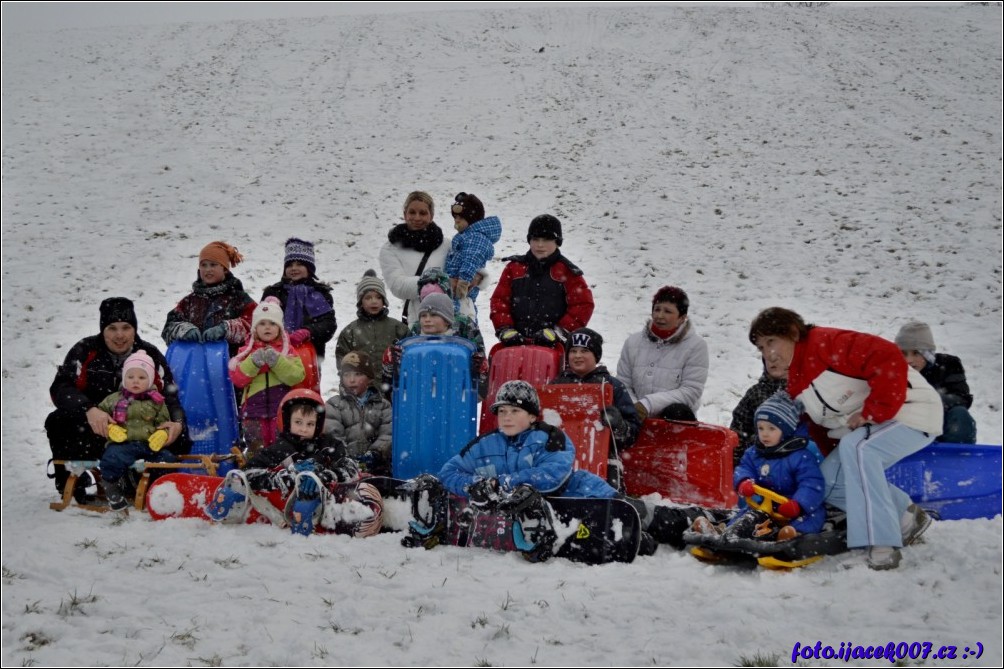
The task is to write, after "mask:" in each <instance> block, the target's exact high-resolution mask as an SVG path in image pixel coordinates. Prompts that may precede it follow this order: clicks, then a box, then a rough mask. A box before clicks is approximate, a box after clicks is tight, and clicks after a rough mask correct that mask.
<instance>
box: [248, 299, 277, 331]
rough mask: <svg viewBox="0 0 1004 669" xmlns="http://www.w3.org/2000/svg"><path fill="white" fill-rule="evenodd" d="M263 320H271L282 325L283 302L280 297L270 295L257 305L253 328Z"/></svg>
mask: <svg viewBox="0 0 1004 669" xmlns="http://www.w3.org/2000/svg"><path fill="white" fill-rule="evenodd" d="M262 321H271V322H273V323H275V324H276V325H278V326H279V327H280V328H281V327H282V304H281V303H280V302H279V298H277V297H273V296H271V295H270V296H268V297H266V298H265V299H264V300H262V301H261V302H259V303H258V306H257V307H255V310H254V315H253V316H252V317H251V329H252V330H253V329H255V328H256V327H258V324H259V323H261V322H262Z"/></svg>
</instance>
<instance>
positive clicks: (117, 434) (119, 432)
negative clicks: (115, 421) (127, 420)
mask: <svg viewBox="0 0 1004 669" xmlns="http://www.w3.org/2000/svg"><path fill="white" fill-rule="evenodd" d="M127 434H128V433H127V432H126V429H125V428H124V427H122V426H121V425H109V426H108V438H109V439H110V440H111V441H114V442H115V443H116V444H121V443H122V442H123V441H125V440H126V436H127Z"/></svg>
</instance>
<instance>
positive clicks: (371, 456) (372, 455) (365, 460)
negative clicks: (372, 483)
mask: <svg viewBox="0 0 1004 669" xmlns="http://www.w3.org/2000/svg"><path fill="white" fill-rule="evenodd" d="M356 462H358V463H359V469H360V470H361V471H364V472H371V473H372V472H373V471H374V470H375V469H379V468H380V465H382V464H383V453H381V452H380V451H375V450H370V451H366V452H365V453H363V454H362V455H360V456H358V457H357V458H356Z"/></svg>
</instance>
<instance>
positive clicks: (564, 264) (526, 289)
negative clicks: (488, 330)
mask: <svg viewBox="0 0 1004 669" xmlns="http://www.w3.org/2000/svg"><path fill="white" fill-rule="evenodd" d="M505 260H506V261H508V263H509V264H508V265H506V267H505V269H504V270H503V271H502V276H501V277H500V278H499V282H498V285H497V286H496V287H495V292H494V293H492V299H491V319H492V325H494V326H495V330H496V331H497V330H500V329H502V328H516V329H517V330H519V332H520V334H522V335H523V336H524V337H532V336H534V335H535V334H536V333H537V332H539V331H540V330H542V329H544V328H553V327H555V326H557V327H560V328H563V329H564V330H566V331H567V332H571V331H572V330H577V329H578V328H581V327H585V326H586V325H588V324H589V319H590V317H591V316H592V315H593V308H594V306H595V305H594V303H593V293H592V291H591V290H589V284H587V283H586V280H585V279H584V278H583V276H582V270H580V269H579V268H578V267H576V266H575V265H573V264H572V263H571V262H570V261H569V260H568V259H567V258H565V257H564V256H563V255H561V252H560V251H555V252H554V253H552V254H551V255H550V256H548V257H547V258H545V259H544V260H537V258H536V257H535V256H534V255H533V254H532V253H529V252H528V253H526V255H522V256H510V257H508V258H506V259H505Z"/></svg>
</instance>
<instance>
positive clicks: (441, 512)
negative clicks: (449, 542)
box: [401, 474, 449, 550]
mask: <svg viewBox="0 0 1004 669" xmlns="http://www.w3.org/2000/svg"><path fill="white" fill-rule="evenodd" d="M406 487H407V488H409V489H410V490H411V515H412V518H413V519H412V520H410V521H408V534H407V535H406V536H405V537H404V538H403V539H401V545H402V546H404V547H406V548H417V547H418V546H421V547H422V548H425V549H426V550H429V549H430V548H435V547H436V546H437V545H439V542H440V541H442V540H443V538H444V537H445V536H446V526H447V518H448V514H449V511H448V508H449V500H448V495H447V492H446V488H444V487H443V484H442V483H440V482H439V479H437V478H436V477H435V476H433V475H431V474H422V475H421V476H418V477H416V478H414V479H412V480H411V481H409V482H408V483H407V485H406Z"/></svg>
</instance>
